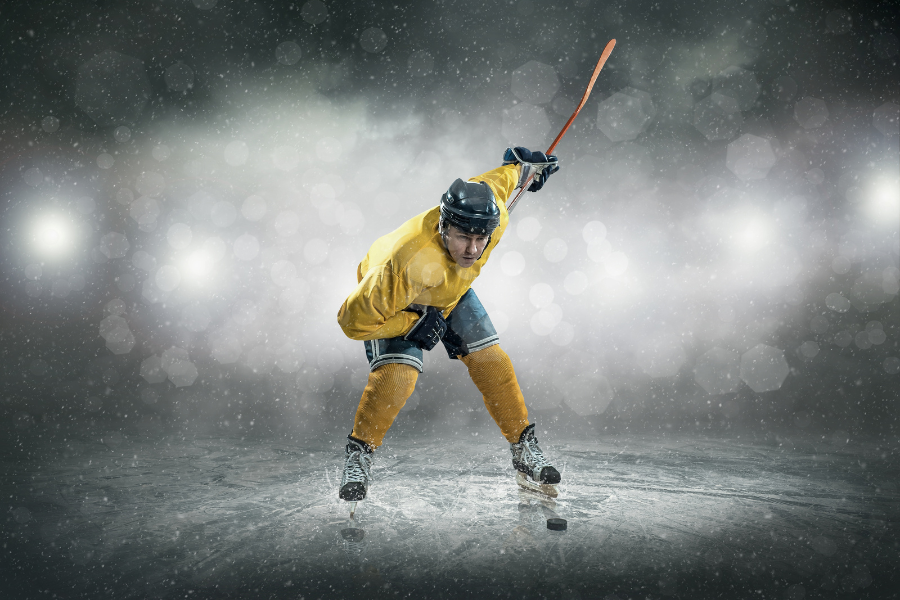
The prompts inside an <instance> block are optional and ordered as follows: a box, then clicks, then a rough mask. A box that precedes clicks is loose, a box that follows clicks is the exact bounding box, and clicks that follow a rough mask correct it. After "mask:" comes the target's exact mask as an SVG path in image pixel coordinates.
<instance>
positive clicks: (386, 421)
mask: <svg viewBox="0 0 900 600" xmlns="http://www.w3.org/2000/svg"><path fill="white" fill-rule="evenodd" d="M365 344H366V355H367V356H368V359H369V368H370V369H371V371H370V372H369V380H368V382H367V383H366V387H365V389H364V390H363V393H362V398H361V399H360V401H359V407H358V408H357V409H356V417H355V419H354V422H353V431H352V432H351V433H350V435H349V436H348V437H347V447H346V458H345V461H344V475H343V477H342V478H341V487H340V491H339V493H338V495H339V496H340V497H341V498H342V499H343V500H350V501H356V500H362V499H363V498H365V497H366V492H367V490H368V487H369V482H370V481H371V474H370V469H371V466H372V459H373V453H374V451H375V449H376V448H377V447H378V446H380V445H381V443H382V441H384V436H385V434H386V433H387V431H388V429H390V427H391V425H392V424H393V422H394V419H396V418H397V415H398V414H399V413H400V409H402V408H403V406H404V405H405V404H406V400H407V399H408V398H409V397H410V395H411V394H412V393H413V390H414V389H415V387H416V379H417V378H418V376H419V373H420V372H421V371H422V351H421V350H420V349H419V348H417V347H415V346H414V345H412V344H409V343H408V342H406V341H405V340H403V339H402V338H391V339H387V340H373V341H371V342H365Z"/></svg>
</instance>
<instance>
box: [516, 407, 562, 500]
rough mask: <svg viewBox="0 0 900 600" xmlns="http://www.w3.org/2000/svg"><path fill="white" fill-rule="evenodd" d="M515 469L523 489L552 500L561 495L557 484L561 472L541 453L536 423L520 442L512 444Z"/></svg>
mask: <svg viewBox="0 0 900 600" xmlns="http://www.w3.org/2000/svg"><path fill="white" fill-rule="evenodd" d="M509 449H510V451H511V452H512V462H513V467H515V469H516V471H518V472H517V473H516V483H517V484H519V486H520V487H521V488H523V489H526V490H529V491H532V492H537V493H539V494H544V495H546V496H549V497H551V498H556V497H557V496H558V495H559V490H558V489H557V488H556V484H557V483H559V482H560V475H559V471H557V470H556V467H554V466H553V465H552V464H550V461H548V460H547V458H546V457H545V456H544V453H543V452H541V447H540V446H538V441H537V438H536V437H534V423H532V424H531V425H529V426H528V427H526V428H525V431H523V432H522V435H521V436H519V441H518V443H516V444H510V445H509Z"/></svg>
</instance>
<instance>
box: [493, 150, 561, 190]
mask: <svg viewBox="0 0 900 600" xmlns="http://www.w3.org/2000/svg"><path fill="white" fill-rule="evenodd" d="M503 164H504V165H517V164H521V165H522V174H521V175H520V176H519V184H518V185H517V186H516V187H522V186H523V185H525V182H526V181H528V178H529V177H531V176H532V175H533V176H534V179H532V181H531V185H529V186H528V191H529V192H536V191H538V190H539V189H541V188H542V187H544V184H545V183H546V182H547V179H548V178H549V177H550V176H551V175H553V174H554V173H556V172H557V171H559V159H558V158H556V156H554V155H553V154H549V155H547V154H544V153H543V152H532V151H531V150H529V149H528V148H523V147H522V146H516V147H515V148H507V149H506V152H504V153H503Z"/></svg>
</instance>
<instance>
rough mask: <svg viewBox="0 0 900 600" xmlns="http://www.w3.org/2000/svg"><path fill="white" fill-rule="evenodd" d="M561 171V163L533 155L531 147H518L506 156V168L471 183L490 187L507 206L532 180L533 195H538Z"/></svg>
mask: <svg viewBox="0 0 900 600" xmlns="http://www.w3.org/2000/svg"><path fill="white" fill-rule="evenodd" d="M557 171H559V160H558V159H557V158H556V157H555V156H553V155H552V154H551V155H546V154H544V153H543V152H532V151H531V150H529V149H528V148H523V147H521V146H516V147H515V148H507V149H506V152H505V153H504V154H503V166H502V167H498V168H496V169H492V170H490V171H488V172H487V173H482V174H481V175H479V176H478V177H473V178H472V179H470V180H469V181H483V182H485V183H487V184H488V186H490V188H491V190H493V192H494V197H495V198H496V199H497V200H498V201H501V202H503V203H504V204H506V201H507V200H509V198H510V196H512V193H513V192H514V191H515V190H516V188H519V187H521V186H523V185H524V184H525V183H526V182H527V181H528V178H529V177H533V179H532V180H531V183H530V184H529V185H528V191H529V192H536V191H538V190H539V189H541V188H542V187H543V186H544V183H545V182H546V181H547V179H548V178H549V177H550V175H552V174H553V173H556V172H557Z"/></svg>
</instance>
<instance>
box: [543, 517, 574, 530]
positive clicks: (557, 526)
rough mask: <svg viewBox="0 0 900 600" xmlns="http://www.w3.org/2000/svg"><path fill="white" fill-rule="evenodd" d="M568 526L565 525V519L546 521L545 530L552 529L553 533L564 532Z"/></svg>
mask: <svg viewBox="0 0 900 600" xmlns="http://www.w3.org/2000/svg"><path fill="white" fill-rule="evenodd" d="M568 526H569V524H568V523H566V520H565V519H547V529H552V530H553V531H564V530H565V529H566V527H568Z"/></svg>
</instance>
